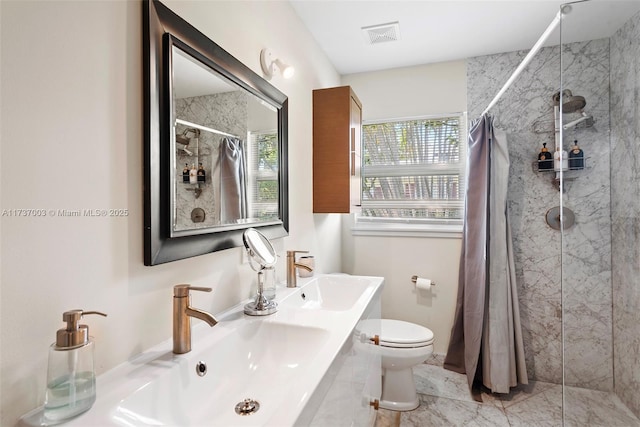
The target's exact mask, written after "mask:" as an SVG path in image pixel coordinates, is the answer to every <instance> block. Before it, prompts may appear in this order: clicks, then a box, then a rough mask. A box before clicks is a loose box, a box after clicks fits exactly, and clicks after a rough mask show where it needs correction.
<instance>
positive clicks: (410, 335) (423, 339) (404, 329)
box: [380, 319, 433, 348]
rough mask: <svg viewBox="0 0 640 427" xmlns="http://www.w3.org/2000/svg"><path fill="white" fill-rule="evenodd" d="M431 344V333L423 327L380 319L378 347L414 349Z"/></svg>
mask: <svg viewBox="0 0 640 427" xmlns="http://www.w3.org/2000/svg"><path fill="white" fill-rule="evenodd" d="M432 344H433V332H432V331H431V330H430V329H428V328H425V327H424V326H420V325H416V324H414V323H409V322H404V321H402V320H392V319H382V321H381V332H380V346H382V347H391V348H416V347H425V346H429V345H432Z"/></svg>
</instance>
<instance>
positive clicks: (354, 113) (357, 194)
mask: <svg viewBox="0 0 640 427" xmlns="http://www.w3.org/2000/svg"><path fill="white" fill-rule="evenodd" d="M349 100H350V102H351V107H350V120H349V126H350V132H349V155H350V162H349V172H350V177H349V187H350V190H349V193H350V195H349V199H350V205H351V212H354V211H357V210H359V208H360V205H361V203H362V182H361V180H360V171H361V168H362V157H361V150H362V110H361V109H360V105H359V104H358V102H357V101H356V100H355V99H354V98H353V96H351V97H349Z"/></svg>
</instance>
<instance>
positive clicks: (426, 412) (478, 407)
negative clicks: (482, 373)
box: [400, 395, 509, 427]
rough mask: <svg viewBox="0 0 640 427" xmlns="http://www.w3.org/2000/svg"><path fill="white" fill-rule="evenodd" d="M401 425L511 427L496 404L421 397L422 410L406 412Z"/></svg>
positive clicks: (419, 426)
mask: <svg viewBox="0 0 640 427" xmlns="http://www.w3.org/2000/svg"><path fill="white" fill-rule="evenodd" d="M400 425H401V426H402V427H409V426H415V427H425V426H434V427H436V426H464V427H474V426H477V427H480V426H483V427H488V426H491V427H503V426H504V427H509V421H508V420H507V417H506V416H505V414H504V412H503V411H502V409H500V408H498V407H497V406H494V405H488V404H486V403H477V402H466V401H462V400H456V399H447V398H442V397H436V396H427V395H421V396H420V407H418V409H415V410H413V411H409V412H402V413H401V416H400Z"/></svg>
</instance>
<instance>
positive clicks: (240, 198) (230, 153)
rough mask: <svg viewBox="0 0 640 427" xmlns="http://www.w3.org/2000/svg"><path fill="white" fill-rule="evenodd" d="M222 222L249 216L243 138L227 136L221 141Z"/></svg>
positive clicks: (232, 222) (236, 220)
mask: <svg viewBox="0 0 640 427" xmlns="http://www.w3.org/2000/svg"><path fill="white" fill-rule="evenodd" d="M219 162H220V222H221V224H234V223H237V222H238V220H239V219H245V218H247V183H246V179H247V176H246V170H247V166H246V160H245V156H244V148H243V144H242V140H240V139H237V138H230V137H225V138H222V141H221V143H220V156H219Z"/></svg>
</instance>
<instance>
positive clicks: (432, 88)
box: [342, 61, 467, 353]
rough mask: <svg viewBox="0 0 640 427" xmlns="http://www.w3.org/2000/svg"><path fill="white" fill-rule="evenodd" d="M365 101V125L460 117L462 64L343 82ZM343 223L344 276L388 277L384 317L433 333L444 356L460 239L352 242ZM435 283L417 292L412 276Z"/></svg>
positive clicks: (463, 95) (464, 98)
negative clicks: (428, 289)
mask: <svg viewBox="0 0 640 427" xmlns="http://www.w3.org/2000/svg"><path fill="white" fill-rule="evenodd" d="M342 84H344V85H350V86H352V87H353V90H354V91H355V93H356V94H357V95H358V97H359V98H360V100H361V101H362V106H363V107H362V109H363V111H362V114H363V119H364V120H376V119H389V118H401V117H415V116H425V115H434V114H442V113H458V112H462V111H466V109H467V95H466V93H467V90H466V89H467V87H466V67H465V62H464V61H455V62H446V63H439V64H430V65H422V66H417V67H407V68H398V69H393V70H385V71H378V72H371V73H359V74H351V75H346V76H342ZM350 224H351V221H348V220H345V221H344V222H343V237H342V238H343V264H342V267H343V269H344V271H345V272H347V273H351V274H368V275H376V276H384V277H385V279H386V280H385V288H384V291H383V293H382V316H383V317H384V318H390V319H400V320H405V321H408V322H413V323H417V324H420V325H423V326H426V327H428V328H429V329H431V330H432V331H433V333H434V336H435V339H436V341H435V345H434V351H435V352H437V353H446V350H447V346H448V342H449V334H450V332H451V326H452V324H453V316H454V313H455V302H456V296H457V289H458V262H459V258H460V239H459V238H450V239H446V238H445V239H442V238H424V237H373V236H352V235H351V231H350ZM413 275H419V276H422V277H427V278H430V279H431V280H433V281H435V282H436V284H437V285H436V287H435V288H433V291H432V292H431V293H429V292H424V291H421V292H416V289H415V287H414V286H413V284H412V283H411V276H413Z"/></svg>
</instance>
